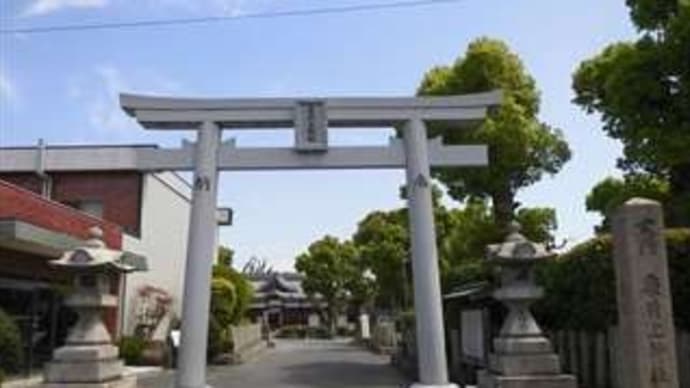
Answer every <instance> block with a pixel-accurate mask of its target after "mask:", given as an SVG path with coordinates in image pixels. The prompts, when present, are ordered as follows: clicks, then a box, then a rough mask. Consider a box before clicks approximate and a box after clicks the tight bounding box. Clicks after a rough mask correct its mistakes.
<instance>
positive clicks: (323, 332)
mask: <svg viewBox="0 0 690 388" xmlns="http://www.w3.org/2000/svg"><path fill="white" fill-rule="evenodd" d="M305 335H306V336H307V337H308V338H320V339H328V338H331V337H333V336H332V335H331V330H330V329H329V328H327V327H326V326H318V327H309V328H307V330H306V333H305Z"/></svg>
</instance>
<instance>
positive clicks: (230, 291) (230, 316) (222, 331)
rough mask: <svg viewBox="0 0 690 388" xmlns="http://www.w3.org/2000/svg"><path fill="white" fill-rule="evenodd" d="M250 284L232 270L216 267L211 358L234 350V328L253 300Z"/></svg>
mask: <svg viewBox="0 0 690 388" xmlns="http://www.w3.org/2000/svg"><path fill="white" fill-rule="evenodd" d="M252 292H253V291H252V288H251V284H250V283H249V281H248V280H247V279H246V278H245V277H244V275H242V274H241V273H239V272H237V271H236V270H234V269H233V268H231V267H227V266H224V265H220V264H219V265H216V266H214V267H213V278H212V280H211V308H210V317H209V321H208V328H209V331H208V354H209V356H210V357H213V356H216V355H218V354H220V353H224V352H227V351H229V350H230V349H231V348H232V338H231V336H230V326H231V325H236V324H238V323H240V321H241V320H242V318H243V317H244V315H245V313H246V311H247V309H248V308H249V304H250V303H251V300H252Z"/></svg>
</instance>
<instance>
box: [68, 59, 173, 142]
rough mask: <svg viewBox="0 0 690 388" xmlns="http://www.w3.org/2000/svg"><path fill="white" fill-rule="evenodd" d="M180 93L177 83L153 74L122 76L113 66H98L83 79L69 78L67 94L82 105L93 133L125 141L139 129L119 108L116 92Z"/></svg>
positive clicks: (138, 73)
mask: <svg viewBox="0 0 690 388" xmlns="http://www.w3.org/2000/svg"><path fill="white" fill-rule="evenodd" d="M125 74H128V76H125ZM180 90H181V87H180V86H179V84H178V83H176V82H175V81H172V80H170V79H168V78H166V77H164V76H161V75H160V74H158V73H155V72H148V71H142V70H138V71H135V72H131V73H123V72H122V71H120V69H118V68H117V67H115V66H112V65H102V66H97V67H96V68H95V69H94V70H93V71H91V72H90V73H89V74H87V75H86V76H82V77H80V78H78V79H73V80H72V81H71V82H70V83H69V85H68V87H67V95H68V96H69V97H71V98H73V99H76V100H78V101H79V102H81V103H83V106H84V107H85V109H86V114H87V118H88V122H89V124H90V125H91V127H92V128H93V129H94V130H96V131H99V132H101V133H105V134H107V135H109V136H115V137H122V138H129V137H131V136H132V134H135V133H138V132H139V130H140V128H139V127H138V125H137V124H136V123H135V122H134V120H132V119H131V118H130V117H128V116H127V115H126V114H125V113H124V111H123V110H122V108H121V107H120V101H119V96H120V93H141V94H178V93H179V92H180Z"/></svg>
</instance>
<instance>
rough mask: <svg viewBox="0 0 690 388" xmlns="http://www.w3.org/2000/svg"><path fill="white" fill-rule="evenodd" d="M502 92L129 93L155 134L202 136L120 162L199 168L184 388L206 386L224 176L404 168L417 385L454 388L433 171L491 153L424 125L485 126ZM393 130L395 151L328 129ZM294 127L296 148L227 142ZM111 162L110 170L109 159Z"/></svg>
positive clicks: (129, 107) (131, 109)
mask: <svg viewBox="0 0 690 388" xmlns="http://www.w3.org/2000/svg"><path fill="white" fill-rule="evenodd" d="M499 102H500V93H499V92H490V93H482V94H472V95H464V96H451V97H421V98H327V99H312V98H295V99H284V98H279V99H185V98H162V97H147V96H138V95H127V94H124V95H121V96H120V103H121V105H122V107H123V109H124V110H125V111H126V112H127V113H128V114H129V115H131V116H132V117H134V118H135V119H136V120H137V121H138V122H139V123H140V124H141V125H142V126H143V127H145V128H147V129H163V130H195V131H196V132H197V142H196V144H195V145H192V144H189V143H188V144H186V146H185V147H183V148H182V149H181V150H151V149H140V150H133V151H132V152H134V153H135V154H136V155H130V157H129V158H122V157H117V158H115V159H117V160H119V161H120V162H121V163H126V162H128V163H130V164H132V166H131V167H133V168H134V169H138V170H149V169H156V170H166V169H169V170H189V169H191V170H193V171H194V183H193V188H194V191H193V197H192V209H191V220H190V228H189V240H188V248H187V249H188V250H187V267H186V273H185V281H184V301H183V312H182V338H181V347H180V356H179V362H178V365H179V366H178V368H179V370H178V374H177V380H176V385H177V388H202V387H205V386H206V376H205V367H206V341H207V334H208V333H207V328H208V316H209V299H210V295H209V294H210V288H209V284H210V280H211V266H212V258H213V257H214V249H215V246H214V245H215V242H214V228H215V222H216V218H215V217H216V213H215V210H216V199H217V198H216V197H217V181H218V172H219V171H221V170H262V169H362V168H368V169H373V168H378V169H381V168H405V169H406V171H407V174H406V177H407V188H408V204H409V214H410V229H411V230H410V232H411V242H412V268H413V281H414V305H415V311H416V324H417V326H416V327H417V344H418V351H419V377H420V378H419V380H420V382H419V383H417V384H415V385H414V386H415V387H420V388H421V387H434V388H438V387H452V386H454V385H452V384H449V382H448V373H447V369H446V352H445V340H444V332H443V317H442V308H441V295H440V281H439V271H438V255H437V249H436V236H435V230H434V220H433V213H432V203H431V183H430V182H431V181H430V175H429V168H430V165H431V166H485V165H486V164H487V163H488V156H487V149H486V147H485V146H477V145H465V146H445V145H443V144H442V142H441V140H440V139H432V140H427V135H426V127H425V122H427V121H446V122H455V123H458V124H471V123H477V122H480V121H481V120H482V119H484V117H485V116H486V113H487V109H488V108H489V107H491V106H495V105H498V104H499ZM329 127H339V128H353V127H355V128H356V127H360V128H361V127H365V128H371V127H395V128H400V129H402V131H403V138H404V140H403V141H402V142H401V141H399V140H396V139H393V140H392V141H391V144H389V145H388V146H383V147H381V146H376V147H375V146H364V147H329V146H328V128H329ZM261 128H271V129H273V128H287V129H292V128H294V131H295V144H294V147H291V148H245V149H243V148H238V147H236V145H235V143H234V141H229V142H225V143H223V142H221V132H222V130H224V129H233V130H241V129H261ZM103 157H104V159H103V163H106V164H112V160H108V158H107V157H105V155H103Z"/></svg>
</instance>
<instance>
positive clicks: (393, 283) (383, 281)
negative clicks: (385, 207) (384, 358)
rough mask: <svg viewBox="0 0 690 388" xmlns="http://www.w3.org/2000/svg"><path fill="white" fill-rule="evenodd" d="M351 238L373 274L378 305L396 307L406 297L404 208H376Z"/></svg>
mask: <svg viewBox="0 0 690 388" xmlns="http://www.w3.org/2000/svg"><path fill="white" fill-rule="evenodd" d="M352 239H353V241H354V243H355V245H356V246H357V248H358V250H359V255H360V258H361V261H362V262H363V265H365V266H366V267H367V268H369V269H370V270H371V272H372V273H373V274H374V276H375V277H376V285H377V290H376V291H377V300H376V304H377V305H378V306H382V307H387V308H389V309H393V310H395V309H399V308H401V307H402V305H403V304H404V302H405V300H406V298H408V296H409V295H406V292H407V291H406V287H407V285H408V281H407V279H406V278H405V272H404V271H405V270H406V268H405V266H406V260H407V259H408V257H409V245H410V242H409V234H408V231H407V215H406V213H405V210H404V209H399V210H393V211H388V212H385V211H375V212H372V213H369V214H367V215H366V216H365V217H364V219H362V220H361V221H360V222H359V224H358V225H357V231H356V232H355V234H354V236H353V238H352Z"/></svg>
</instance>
